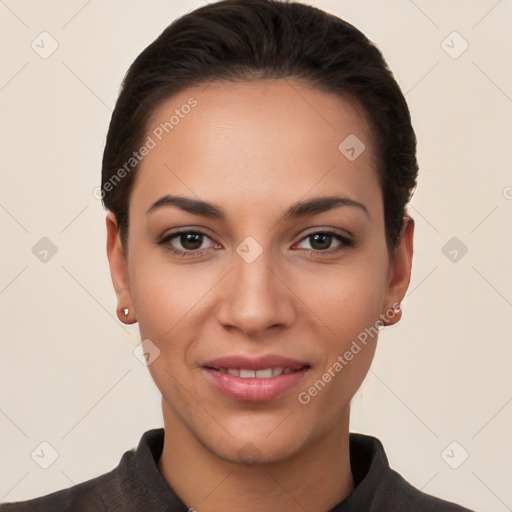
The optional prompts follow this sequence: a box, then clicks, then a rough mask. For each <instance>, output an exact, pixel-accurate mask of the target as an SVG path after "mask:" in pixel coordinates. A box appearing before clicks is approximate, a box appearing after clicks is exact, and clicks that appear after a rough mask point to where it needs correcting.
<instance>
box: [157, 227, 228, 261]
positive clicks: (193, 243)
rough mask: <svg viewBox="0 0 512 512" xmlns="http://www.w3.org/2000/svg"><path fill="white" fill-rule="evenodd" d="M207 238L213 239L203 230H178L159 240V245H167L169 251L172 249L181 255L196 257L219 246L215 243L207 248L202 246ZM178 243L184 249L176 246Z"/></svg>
mask: <svg viewBox="0 0 512 512" xmlns="http://www.w3.org/2000/svg"><path fill="white" fill-rule="evenodd" d="M174 239H176V242H174V243H172V241H173V240H174ZM205 239H208V240H210V241H212V240H211V238H210V237H209V236H208V235H207V234H206V233H203V232H202V231H198V230H194V231H192V230H189V231H185V230H183V231H176V232H174V233H169V234H168V235H166V236H164V237H163V238H162V239H161V240H159V241H158V242H157V243H158V245H161V246H163V247H165V249H167V250H168V251H171V252H172V253H173V254H177V255H179V256H191V257H195V256H201V255H203V254H204V252H205V251H208V250H211V249H214V248H216V247H219V246H218V244H215V243H213V244H212V245H210V246H208V247H206V248H204V247H203V248H201V247H202V245H203V243H204V241H205ZM212 242H213V241H212ZM176 243H177V244H180V245H181V247H182V248H183V249H180V248H179V247H178V248H176V247H175V244H176Z"/></svg>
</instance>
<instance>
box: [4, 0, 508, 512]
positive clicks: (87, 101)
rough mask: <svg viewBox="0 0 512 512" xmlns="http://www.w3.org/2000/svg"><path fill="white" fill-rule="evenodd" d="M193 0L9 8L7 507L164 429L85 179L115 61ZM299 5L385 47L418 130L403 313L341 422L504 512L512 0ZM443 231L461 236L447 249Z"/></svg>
mask: <svg viewBox="0 0 512 512" xmlns="http://www.w3.org/2000/svg"><path fill="white" fill-rule="evenodd" d="M203 3H204V2H202V1H199V0H195V1H176V2H171V1H169V0H167V1H163V0H151V1H147V2H142V1H138V2H136V1H126V0H123V1H121V0H108V1H100V0H90V1H86V0H68V1H63V0H62V1H45V2H39V1H35V0H32V1H28V0H25V1H22V0H5V1H3V0H2V1H0V30H1V32H0V33H1V36H0V37H1V41H0V44H1V48H2V53H1V67H0V108H1V121H0V123H1V124H0V129H1V151H2V153H1V154H2V156H1V169H2V180H3V186H2V191H1V196H0V206H1V208H0V223H1V228H2V249H3V250H2V264H1V275H0V301H1V313H2V337H1V343H2V347H1V354H2V357H1V358H0V365H1V379H2V380H1V402H0V429H1V432H2V436H1V442H0V453H1V454H2V455H1V457H0V501H3V500H19V499H26V498H30V497H35V496H39V495H42V494H46V493H49V492H52V491H56V490H58V489H62V488H64V487H68V486H70V485H72V484H74V483H78V482H81V481H83V480H86V479H89V478H92V477H94V476H97V475H100V474H102V473H104V472H106V471H109V470H111V469H112V468H113V467H114V466H116V465H117V463H118V461H119V459H120V458H121V455H122V453H124V451H126V450H128V449H130V448H132V447H134V446H135V445H136V444H137V443H138V441H139V438H140V436H141V435H142V433H143V432H144V431H146V430H148V429H150V428H155V427H159V426H161V425H162V419H161V413H160V400H159V393H158V391H157V389H156V387H155V386H154V384H153V383H152V381H151V379H150V376H149V373H148V371H147V368H145V367H144V365H143V364H141V363H140V362H139V360H138V359H137V358H136V357H134V355H133V350H134V348H135V347H136V345H137V344H138V342H139V341H140V338H139V336H138V330H137V326H136V325H135V326H130V327H126V326H124V325H123V324H121V323H120V322H119V321H118V320H117V319H116V317H115V296H114V292H113V289H112V285H111V281H110V275H109V271H108V266H107V258H106V253H105V226H104V215H105V213H104V211H103V209H102V207H101V204H100V202H99V201H98V200H97V199H95V197H94V196H93V189H94V188H95V187H97V186H98V185H99V183H100V181H99V180H100V163H101V156H102V151H103V143H104V138H105V135H106V131H107V126H108V123H109V120H110V115H111V110H112V108H113V106H114V103H115V100H116V97H117V93H118V90H119V85H120V82H121V79H122V77H123V75H124V72H125V71H126V69H127V68H128V66H129V64H130V63H131V62H132V61H133V59H134V58H135V57H136V56H137V54H138V53H139V52H140V51H141V50H142V49H143V48H144V47H145V46H147V45H148V44H149V43H150V42H151V41H153V39H154V38H155V37H156V36H157V35H159V34H160V32H161V31H162V30H163V29H164V28H165V27H166V26H167V25H168V24H169V23H170V22H171V21H172V20H173V19H174V18H175V17H177V16H179V15H181V14H184V13H185V12H187V11H189V10H191V9H193V8H195V7H197V6H199V5H202V4H203ZM309 3H310V4H312V5H315V6H318V7H320V8H323V9H326V10H329V11H331V12H333V13H335V14H337V15H339V16H340V17H342V18H345V19H347V20H348V21H349V22H351V23H353V24H354V25H356V26H357V27H358V28H359V29H361V30H362V31H363V32H365V33H366V34H367V35H368V36H369V37H370V39H372V40H373V41H375V42H376V43H377V44H378V46H379V47H380V48H381V50H382V51H383V53H384V55H385V57H386V59H387V60H388V62H389V64H390V66H391V68H392V70H393V71H394V73H395V76H396V78H397V80H398V82H399V83H400V85H401V87H402V89H403V91H404V93H405V94H406V98H407V100H408V103H409V105H410V108H411V112H412V116H413V123H414V125H415V128H416V131H417V135H418V138H419V153H418V157H419V163H420V178H419V184H418V189H417V191H416V194H415V196H414V198H413V201H412V208H411V213H412V215H413V216H414V217H415V219H416V238H415V261H414V270H413V277H412V283H411V286H410V289H409V292H408V295H407V297H406V299H405V301H404V318H403V320H402V321H401V322H400V323H399V324H398V325H396V326H393V327H391V328H388V329H385V330H384V332H383V333H382V334H381V339H380V343H379V347H378V350H377V354H376V357H375V361H374V364H373V366H372V370H371V371H370V373H369V375H368V377H367V380H366V381H365V383H364V384H363V386H362V388H361V389H360V391H359V392H358V394H357V395H356V397H355V398H354V400H353V417H352V425H351V428H352V430H353V431H360V432H363V433H367V434H372V435H376V436H377V437H379V438H380V439H381V440H382V442H383V444H384V446H385V448H386V451H387V453H388V457H389V460H390V462H391V465H392V466H393V467H394V468H395V469H396V470H397V471H399V472H400V473H401V474H402V475H403V476H404V477H405V478H406V479H407V480H409V481H410V482H411V483H412V484H413V485H415V486H417V487H419V488H421V489H423V490H424V491H425V492H428V493H431V494H434V495H438V496H441V497H444V498H447V499H451V500H454V501H457V502H459V503H461V504H464V505H466V506H468V507H470V508H474V509H476V510H479V511H484V510H485V511H491V510H492V511H495V512H502V511H507V510H512V487H511V485H510V475H511V474H512V448H511V447H512V434H511V432H512V428H511V424H512V385H511V378H510V375H511V370H512V368H511V356H512V348H511V346H512V344H511V341H512V340H511V334H510V332H511V328H512V322H511V318H512V272H511V271H510V262H511V261H512V239H511V238H512V237H511V221H512V173H511V161H512V158H511V146H512V142H511V135H512V127H511V125H512V115H511V114H512V75H511V67H510V55H511V54H512V32H511V31H510V26H511V22H512V3H511V1H510V0H501V1H496V0H479V1H476V0H459V1H445V0H442V1H441V0H438V1H428V0H415V1H412V0H391V1H385V2H383V1H381V0H360V1H358V2H356V1H349V0H311V1H310V2H309ZM43 31H47V32H48V33H49V34H50V35H51V38H53V39H55V41H57V43H58V48H57V50H56V51H55V52H54V53H53V54H52V55H50V56H49V57H48V58H46V59H43V58H42V57H41V56H40V55H39V54H38V53H36V51H34V49H32V47H31V43H32V41H35V43H34V45H39V47H41V46H42V45H43V43H41V37H45V38H46V39H45V43H44V47H45V48H46V50H48V49H51V44H52V41H51V39H50V38H49V36H39V35H40V34H41V32H43ZM453 31H457V32H458V33H459V34H460V37H459V36H457V35H453V34H452V32H453ZM450 34H452V35H450ZM443 41H445V43H443ZM465 41H466V42H467V44H469V46H468V48H467V49H466V51H464V53H462V54H461V55H460V56H458V58H453V57H454V56H456V55H457V54H458V53H459V52H460V51H461V50H462V49H463V48H464V46H465ZM36 47H37V46H36ZM445 50H446V51H445ZM39 51H40V52H41V51H42V48H39ZM447 52H448V53H447ZM449 53H451V55H450V54H449ZM42 237H47V238H48V239H50V240H51V241H52V243H53V244H54V245H55V246H56V248H57V253H56V254H55V255H54V256H53V257H50V254H49V256H48V261H46V262H42V261H40V259H39V258H38V257H36V255H35V254H34V253H33V252H32V248H33V247H34V246H35V245H36V243H38V241H39V240H40V239H41V238H42ZM452 237H457V239H458V240H456V241H455V244H458V246H459V249H457V246H453V247H451V246H448V248H445V249H444V252H443V247H444V246H445V244H446V243H447V242H448V241H449V240H450V239H451V238H452ZM452 243H453V242H452ZM461 243H463V244H464V245H465V246H466V247H467V249H468V251H467V253H466V254H465V255H463V256H461V255H462V252H461V251H460V247H461V245H460V244H461ZM36 247H38V246H36ZM454 248H455V249H456V250H458V253H457V260H456V261H451V259H450V258H452V259H453V257H454V256H455V253H453V252H452V254H450V253H449V251H452V250H453V249H454ZM36 252H37V251H36ZM445 253H447V254H448V256H447V255H445ZM44 441H45V442H47V443H49V444H50V445H51V446H52V447H54V449H55V450H56V452H57V453H58V458H57V459H56V460H55V462H54V463H53V464H52V465H51V466H50V467H49V468H48V469H42V468H41V467H40V466H39V465H38V464H36V462H35V461H34V460H33V459H32V458H31V453H33V452H34V450H36V452H37V450H39V451H40V450H41V446H40V443H41V442H44ZM453 441H456V442H457V443H458V444H457V445H450V444H451V443H452V442H453ZM449 445H450V446H449ZM45 446H46V445H43V448H44V447H45ZM447 447H449V448H448V450H445V448H447ZM452 450H453V451H452ZM465 452H467V453H468V454H469V457H468V458H467V460H465V461H464V462H463V463H462V464H461V465H460V466H459V467H458V469H453V468H452V467H450V466H449V464H448V462H450V464H452V465H454V466H456V465H457V464H459V463H460V462H461V461H462V459H463V456H464V454H465ZM45 453H47V454H49V453H51V451H50V449H49V448H47V450H46V452H45Z"/></svg>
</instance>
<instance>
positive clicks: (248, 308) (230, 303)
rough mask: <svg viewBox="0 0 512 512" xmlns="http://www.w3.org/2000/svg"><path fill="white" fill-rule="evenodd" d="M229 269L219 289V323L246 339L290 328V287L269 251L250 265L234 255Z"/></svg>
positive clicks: (292, 305) (293, 310)
mask: <svg viewBox="0 0 512 512" xmlns="http://www.w3.org/2000/svg"><path fill="white" fill-rule="evenodd" d="M233 265H234V268H232V270H231V271H230V272H229V274H228V276H226V279H225V280H224V287H223V288H222V295H221V300H220V305H219V308H218V310H217V320H218V321H219V323H220V324H221V325H222V326H223V327H224V328H228V329H237V330H239V331H241V332H242V333H244V334H245V335H246V336H247V337H249V336H251V337H257V336H258V335H259V334H261V335H263V336H264V335H265V334H268V329H269V328H271V327H272V328H274V329H275V328H277V327H281V328H284V327H286V326H290V325H292V324H293V322H294V320H295V318H296V303H295V300H296V297H295V296H294V294H293V291H292V290H293V286H292V283H291V282H289V281H290V280H291V279H290V277H289V276H288V277H287V273H286V272H285V270H284V268H283V265H278V264H277V263H276V261H272V255H271V251H270V250H269V249H264V250H263V252H262V253H261V254H260V255H259V256H258V257H257V258H256V259H255V260H254V261H252V262H248V261H246V260H244V259H243V258H242V257H241V256H239V255H238V254H234V256H233ZM287 281H288V282H287Z"/></svg>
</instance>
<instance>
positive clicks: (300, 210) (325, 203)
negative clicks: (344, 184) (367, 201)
mask: <svg viewBox="0 0 512 512" xmlns="http://www.w3.org/2000/svg"><path fill="white" fill-rule="evenodd" d="M165 206H176V207H178V208H180V209H181V210H184V211H186V212H188V213H192V214H194V215H201V216H203V217H208V218H212V219H221V220H224V219H225V218H226V214H225V213H224V211H223V210H222V209H221V208H219V207H218V206H215V205H214V204H212V203H208V202H207V201H202V200H199V199H192V198H190V197H182V196H173V195H170V194H168V195H165V196H163V197H161V198H160V199H158V200H157V201H155V202H154V203H153V204H152V205H151V206H150V207H149V209H148V211H147V212H146V214H148V213H151V212H153V211H155V210H157V209H159V208H162V207H165ZM341 206H351V207H355V208H358V209H359V210H361V211H363V212H364V213H365V214H366V216H367V217H368V218H370V213H369V212H368V209H367V208H366V206H365V205H364V204H363V203H360V202H358V201H354V200H353V199H350V198H348V197H342V196H324V197H315V198H313V199H309V200H308V201H299V202H297V203H295V204H293V205H292V206H290V208H288V210H287V211H286V212H285V213H284V215H283V216H282V218H281V221H288V220H292V219H297V218H299V217H306V216H308V215H318V214H320V213H323V212H326V211H329V210H332V209H334V208H338V207H341Z"/></svg>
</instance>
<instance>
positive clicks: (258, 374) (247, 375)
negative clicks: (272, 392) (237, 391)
mask: <svg viewBox="0 0 512 512" xmlns="http://www.w3.org/2000/svg"><path fill="white" fill-rule="evenodd" d="M218 370H219V372H221V373H228V374H229V375H234V376H235V377H242V379H254V378H258V379H270V378H271V377H278V376H279V375H282V374H287V373H291V372H292V371H293V370H292V369H291V368H265V369H264V370H246V369H245V368H240V369H237V368H219V369H218Z"/></svg>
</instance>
